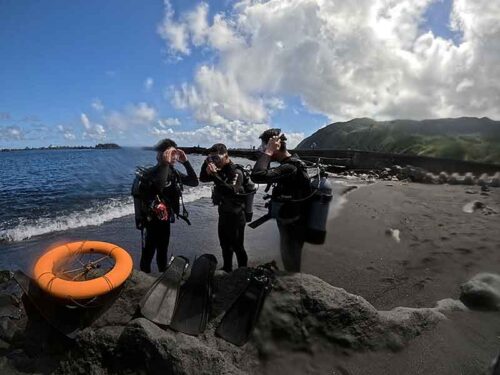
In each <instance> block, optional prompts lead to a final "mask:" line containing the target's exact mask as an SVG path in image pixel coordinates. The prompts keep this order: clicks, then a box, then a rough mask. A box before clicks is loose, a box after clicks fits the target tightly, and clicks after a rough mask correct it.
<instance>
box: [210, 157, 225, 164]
mask: <svg viewBox="0 0 500 375" xmlns="http://www.w3.org/2000/svg"><path fill="white" fill-rule="evenodd" d="M221 160H222V158H221V156H220V155H208V156H207V162H209V163H214V164H218V163H220V161H221Z"/></svg>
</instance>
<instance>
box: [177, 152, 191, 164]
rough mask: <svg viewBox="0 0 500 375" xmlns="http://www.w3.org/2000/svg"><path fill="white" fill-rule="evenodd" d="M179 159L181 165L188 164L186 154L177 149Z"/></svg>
mask: <svg viewBox="0 0 500 375" xmlns="http://www.w3.org/2000/svg"><path fill="white" fill-rule="evenodd" d="M177 158H178V159H179V161H180V162H181V163H185V162H187V160H188V158H187V156H186V153H185V152H184V151H182V150H179V149H177Z"/></svg>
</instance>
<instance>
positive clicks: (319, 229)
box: [269, 157, 333, 244]
mask: <svg viewBox="0 0 500 375" xmlns="http://www.w3.org/2000/svg"><path fill="white" fill-rule="evenodd" d="M285 163H289V164H293V165H294V166H295V167H296V168H297V173H296V175H295V176H294V178H292V177H290V179H285V180H284V181H280V182H278V183H276V184H275V185H274V188H273V191H272V194H271V201H270V202H269V205H270V207H269V208H270V210H269V212H270V216H271V218H275V219H276V220H279V221H280V222H281V223H282V224H285V225H286V224H291V223H295V222H297V221H299V220H303V223H304V225H305V226H306V231H305V241H306V242H309V243H312V244H323V243H324V242H325V238H326V224H327V221H328V212H329V207H330V202H331V200H332V198H333V195H332V187H331V184H330V182H329V181H328V176H327V174H326V172H325V171H324V169H323V168H321V167H320V166H319V163H317V165H316V166H315V167H307V165H306V164H305V163H304V162H303V161H302V160H300V159H298V158H295V157H291V158H289V159H288V160H286V161H285Z"/></svg>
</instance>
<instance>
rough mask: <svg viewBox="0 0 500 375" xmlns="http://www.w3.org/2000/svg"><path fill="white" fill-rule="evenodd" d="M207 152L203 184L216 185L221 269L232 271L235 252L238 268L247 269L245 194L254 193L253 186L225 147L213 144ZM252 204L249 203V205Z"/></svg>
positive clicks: (201, 172) (220, 144)
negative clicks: (211, 183) (222, 261)
mask: <svg viewBox="0 0 500 375" xmlns="http://www.w3.org/2000/svg"><path fill="white" fill-rule="evenodd" d="M208 153H209V154H208V157H207V159H206V160H205V162H204V163H203V165H202V166H201V171H200V181H201V182H213V183H214V189H213V193H212V201H213V203H214V205H217V206H218V207H219V208H218V210H219V224H218V233H219V242H220V246H221V248H222V258H223V260H224V265H223V267H222V270H224V271H226V272H231V271H232V269H233V253H236V259H237V261H238V267H246V266H247V261H248V257H247V253H246V251H245V247H244V244H243V243H244V239H245V225H246V222H247V217H246V215H245V212H246V205H247V203H246V197H247V195H246V194H247V193H246V191H251V189H252V187H250V188H248V185H249V184H251V185H252V186H253V184H252V183H251V181H250V179H249V178H248V176H246V174H245V172H244V168H243V167H242V166H240V165H237V164H234V163H233V162H232V161H231V159H230V158H229V155H228V152H227V148H226V146H225V145H224V144H222V143H217V144H214V145H213V146H212V147H211V148H210V149H209V150H208ZM246 187H247V189H246ZM250 194H252V193H248V196H249V195H250ZM253 194H254V193H253ZM253 194H252V199H253ZM252 202H253V201H252ZM252 202H250V203H249V204H250V206H251V204H252ZM249 210H251V207H249ZM250 220H251V216H250V217H249V218H248V221H250Z"/></svg>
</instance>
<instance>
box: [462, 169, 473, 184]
mask: <svg viewBox="0 0 500 375" xmlns="http://www.w3.org/2000/svg"><path fill="white" fill-rule="evenodd" d="M475 183H476V178H475V177H474V175H473V174H472V173H471V172H467V173H466V174H465V176H464V181H463V184H464V185H474V184H475Z"/></svg>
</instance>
